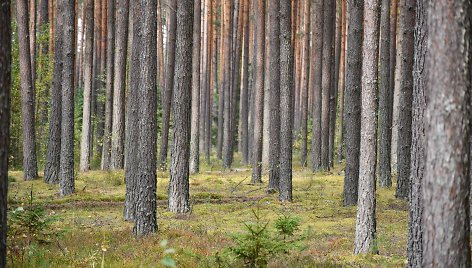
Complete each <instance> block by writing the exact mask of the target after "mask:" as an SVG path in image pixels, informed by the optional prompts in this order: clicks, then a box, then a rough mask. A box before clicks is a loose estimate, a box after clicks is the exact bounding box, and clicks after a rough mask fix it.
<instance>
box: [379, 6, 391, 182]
mask: <svg viewBox="0 0 472 268" xmlns="http://www.w3.org/2000/svg"><path fill="white" fill-rule="evenodd" d="M390 67H391V65H390V0H382V7H381V18H380V83H379V125H380V126H379V134H380V137H381V138H380V139H379V185H380V187H391V186H392V172H391V169H390V167H391V163H390V156H391V142H392V110H393V102H392V101H391V100H393V98H392V96H393V94H392V93H393V92H392V91H391V89H390Z"/></svg>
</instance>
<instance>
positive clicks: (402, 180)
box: [395, 0, 416, 199]
mask: <svg viewBox="0 0 472 268" xmlns="http://www.w3.org/2000/svg"><path fill="white" fill-rule="evenodd" d="M415 9H416V1H415V0H400V19H399V22H398V23H399V25H400V26H399V27H400V29H401V30H402V32H401V33H400V34H401V35H402V39H403V40H402V42H401V43H400V46H402V48H401V53H402V54H401V61H402V64H401V69H400V92H399V94H400V95H399V102H398V105H399V107H398V108H399V111H398V124H399V125H398V145H397V160H398V166H397V169H398V177H397V189H396V192H395V196H396V197H397V198H400V199H408V195H409V192H410V164H411V163H410V160H411V156H410V153H411V104H412V103H411V100H412V94H413V58H414V31H415Z"/></svg>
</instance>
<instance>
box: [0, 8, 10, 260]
mask: <svg viewBox="0 0 472 268" xmlns="http://www.w3.org/2000/svg"><path fill="white" fill-rule="evenodd" d="M10 5H11V3H10V1H9V0H7V1H3V2H2V5H0V226H1V227H0V267H6V265H7V208H8V207H7V200H8V147H9V138H10V92H11V81H12V78H11V13H10V12H11V6H10Z"/></svg>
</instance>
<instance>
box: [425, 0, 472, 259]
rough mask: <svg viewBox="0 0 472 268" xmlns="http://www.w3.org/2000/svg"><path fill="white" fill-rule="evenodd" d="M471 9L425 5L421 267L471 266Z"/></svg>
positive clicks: (441, 3) (436, 3)
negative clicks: (425, 89)
mask: <svg viewBox="0 0 472 268" xmlns="http://www.w3.org/2000/svg"><path fill="white" fill-rule="evenodd" d="M471 8H472V5H471V3H470V1H459V2H454V4H452V3H451V2H449V1H444V0H441V1H431V2H430V4H429V9H428V18H427V31H428V35H429V38H428V39H429V40H428V52H429V53H430V54H429V56H428V58H427V60H426V64H425V68H426V70H425V71H426V75H427V80H426V83H427V85H428V89H427V91H428V92H426V96H427V97H426V98H427V101H428V104H427V107H426V113H425V119H426V120H425V122H426V126H425V127H426V150H425V153H426V164H425V170H424V172H425V173H424V183H423V185H424V187H423V189H422V193H423V204H428V205H427V206H424V211H423V219H422V220H423V227H424V229H423V242H424V245H423V254H424V255H423V266H424V267H470V265H471V261H470V241H469V240H470V219H469V200H468V199H469V190H470V189H469V188H470V173H469V159H470V158H469V153H470V151H469V146H470V144H469V138H470V125H471V123H470V116H471V106H470V103H471V71H470V68H471V64H470V60H471V58H470V57H471V56H470V55H471V54H470V53H471V52H472V50H471V46H470V45H471V41H470V40H471V30H472V29H471V18H470V11H471ZM446 92H447V94H445V93H446Z"/></svg>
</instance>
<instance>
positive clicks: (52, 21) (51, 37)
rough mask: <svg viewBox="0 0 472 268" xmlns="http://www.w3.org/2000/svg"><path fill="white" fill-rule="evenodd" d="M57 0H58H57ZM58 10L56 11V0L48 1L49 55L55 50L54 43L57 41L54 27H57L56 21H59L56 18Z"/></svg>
mask: <svg viewBox="0 0 472 268" xmlns="http://www.w3.org/2000/svg"><path fill="white" fill-rule="evenodd" d="M56 1H57V0H56ZM55 13H56V12H54V0H49V2H48V16H49V45H48V48H49V50H48V51H49V55H52V54H53V52H54V45H55V44H54V43H55V42H56V41H55V39H54V37H55V34H54V28H55V27H56V23H57V22H55V21H57V19H55V15H56V14H55Z"/></svg>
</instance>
